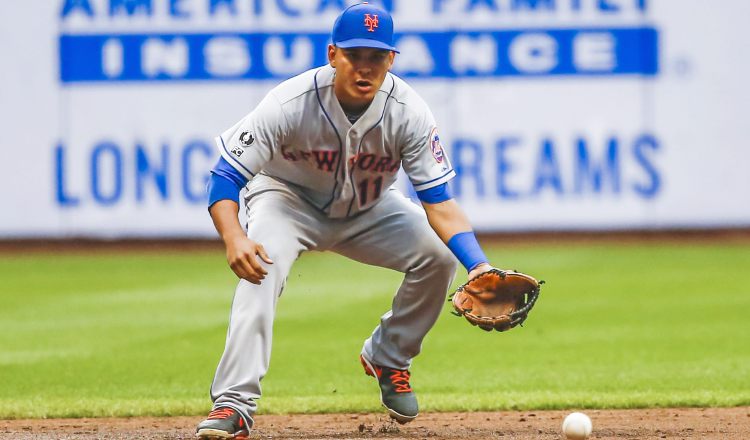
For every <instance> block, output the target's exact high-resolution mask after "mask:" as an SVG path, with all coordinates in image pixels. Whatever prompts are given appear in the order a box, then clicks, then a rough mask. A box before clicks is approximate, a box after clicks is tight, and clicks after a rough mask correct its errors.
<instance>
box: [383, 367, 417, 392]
mask: <svg viewBox="0 0 750 440" xmlns="http://www.w3.org/2000/svg"><path fill="white" fill-rule="evenodd" d="M389 377H390V379H391V383H392V384H393V385H394V386H395V390H394V391H396V392H397V393H411V391H412V390H411V386H410V385H409V377H411V375H410V374H409V370H394V369H391V375H390V376H389Z"/></svg>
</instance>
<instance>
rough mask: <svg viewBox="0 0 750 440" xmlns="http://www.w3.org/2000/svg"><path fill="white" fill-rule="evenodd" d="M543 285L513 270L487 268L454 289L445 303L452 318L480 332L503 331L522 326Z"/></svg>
mask: <svg viewBox="0 0 750 440" xmlns="http://www.w3.org/2000/svg"><path fill="white" fill-rule="evenodd" d="M543 283H544V281H541V282H540V281H537V280H536V279H534V278H533V277H531V276H529V275H526V274H522V273H519V272H516V271H512V270H509V271H505V270H499V269H490V270H488V271H487V272H483V273H481V274H479V275H477V276H475V277H474V278H472V279H471V280H469V281H468V282H467V283H466V284H464V285H463V286H461V287H459V288H458V289H456V291H455V292H454V293H453V294H451V296H450V297H449V298H448V300H449V301H452V302H453V308H454V309H455V310H456V311H455V312H453V314H454V315H456V316H463V317H465V318H466V320H467V321H469V322H470V323H471V324H472V325H476V326H478V327H479V328H481V329H483V330H487V331H492V330H493V329H494V330H497V331H499V332H503V331H506V330H510V329H512V328H513V327H515V326H517V325H521V324H523V322H524V321H525V320H526V318H527V317H528V316H529V312H530V311H531V308H532V307H534V303H536V300H537V298H539V290H540V286H541V284H543Z"/></svg>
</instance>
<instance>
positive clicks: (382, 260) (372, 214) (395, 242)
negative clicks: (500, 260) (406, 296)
mask: <svg viewBox="0 0 750 440" xmlns="http://www.w3.org/2000/svg"><path fill="white" fill-rule="evenodd" d="M349 223H351V225H350V226H349V227H348V228H347V232H348V234H347V236H346V237H345V239H343V240H342V241H340V242H339V243H338V244H337V245H336V246H335V247H334V248H333V249H332V250H333V251H334V252H337V253H339V254H341V255H344V256H346V257H349V258H352V259H354V260H357V261H361V262H363V263H367V264H372V265H375V266H381V267H387V268H389V269H394V270H398V271H400V272H407V271H409V270H413V269H415V268H418V267H421V266H424V265H432V266H433V267H436V268H442V269H444V270H447V271H450V270H455V259H454V258H453V255H452V254H451V253H450V251H449V250H448V248H446V246H445V244H443V242H442V241H441V240H440V238H439V237H438V236H437V234H436V233H435V231H433V230H432V228H431V227H430V225H429V223H428V222H427V216H426V215H425V212H424V210H423V209H422V207H421V206H418V205H416V204H415V203H413V202H412V201H410V200H409V199H407V198H406V197H404V196H403V195H402V194H401V193H400V192H399V191H396V190H391V191H388V192H387V193H386V194H385V195H384V199H383V200H382V201H381V202H380V203H378V204H377V205H375V206H374V207H372V208H371V209H370V210H368V211H367V212H365V213H363V214H362V215H360V216H358V217H356V218H354V219H351V220H350V221H349Z"/></svg>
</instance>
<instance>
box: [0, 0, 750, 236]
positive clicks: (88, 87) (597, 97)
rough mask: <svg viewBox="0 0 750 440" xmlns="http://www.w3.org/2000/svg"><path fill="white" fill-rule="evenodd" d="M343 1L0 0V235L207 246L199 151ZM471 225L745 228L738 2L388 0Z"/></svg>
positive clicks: (743, 3)
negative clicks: (199, 241)
mask: <svg viewBox="0 0 750 440" xmlns="http://www.w3.org/2000/svg"><path fill="white" fill-rule="evenodd" d="M350 3H351V2H345V1H343V0H56V1H48V2H34V1H12V2H11V1H6V2H0V54H1V56H2V82H1V83H0V84H2V85H1V86H0V87H1V88H0V116H1V120H2V121H3V122H2V134H3V136H2V137H0V151H2V161H0V187H1V188H3V190H2V193H1V195H0V202H1V203H2V206H3V208H2V209H1V210H0V237H6V238H7V237H65V236H71V235H76V236H78V235H82V236H92V237H99V236H106V237H129V236H139V237H162V236H196V237H202V236H212V235H213V234H214V232H213V229H212V226H211V222H210V219H209V217H208V215H207V213H206V207H205V204H206V195H205V191H204V187H205V182H206V179H207V175H208V168H210V166H211V165H212V164H213V162H214V161H215V160H216V158H217V157H218V153H217V151H216V150H215V147H214V146H213V143H212V141H211V139H212V137H213V136H215V135H217V134H218V133H221V132H222V131H223V130H225V129H226V128H227V127H229V126H231V125H233V124H234V122H236V121H237V120H238V119H239V118H241V117H242V116H243V115H245V114H246V113H247V112H249V111H250V110H251V109H252V108H253V106H254V104H255V103H257V102H258V101H259V100H260V99H261V98H262V96H263V95H264V94H265V93H266V92H267V91H268V90H269V89H270V88H271V87H273V86H274V85H275V84H277V83H278V82H279V81H280V80H282V79H283V78H286V77H289V76H291V75H293V74H295V73H296V72H300V71H302V70H305V69H308V68H310V67H313V66H316V65H320V64H322V63H324V62H325V48H326V44H327V42H328V32H329V29H330V26H331V23H332V22H333V20H334V18H335V17H336V15H337V14H338V12H339V11H340V9H341V8H342V7H344V5H345V4H350ZM380 3H381V4H383V5H384V6H385V7H386V8H389V9H391V10H392V12H393V15H394V19H395V22H396V30H397V32H398V33H399V39H398V42H397V46H398V47H399V48H400V50H401V52H402V53H401V54H400V55H399V56H398V57H397V61H396V65H395V69H394V71H395V73H397V74H399V75H401V76H402V77H404V78H406V79H407V81H409V82H410V83H411V84H412V85H413V86H414V88H416V89H417V90H418V91H419V92H420V93H421V95H422V96H423V97H424V98H425V100H426V101H427V102H428V103H429V104H430V105H431V106H432V109H433V111H434V113H435V116H436V118H437V120H438V122H439V124H440V130H441V139H443V144H444V146H445V148H446V150H447V151H448V154H449V155H450V156H451V158H452V161H453V164H454V166H455V168H456V170H457V172H458V177H457V178H456V179H455V181H454V191H455V193H456V194H457V197H458V199H459V200H460V202H461V204H462V206H463V207H464V208H465V210H466V211H467V213H468V214H469V217H470V218H471V220H472V222H473V224H474V225H475V226H476V227H477V229H479V230H481V231H485V232H491V231H508V230H557V229H572V230H588V229H596V230H602V229H640V228H644V229H661V228H723V227H737V226H742V227H747V226H750V173H748V172H747V168H748V163H750V149H748V145H747V144H748V141H747V140H748V139H750V122H748V116H747V112H748V108H749V106H748V104H750V88H748V87H747V82H746V81H747V78H750V59H748V57H747V55H746V54H747V53H748V49H750V34H748V32H746V31H744V30H742V29H743V28H744V27H745V25H746V23H745V22H746V20H747V17H748V16H750V2H748V1H747V0H722V1H720V2H707V1H699V0H388V1H382V2H380Z"/></svg>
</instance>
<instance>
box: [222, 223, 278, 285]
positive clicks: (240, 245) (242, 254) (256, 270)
mask: <svg viewBox="0 0 750 440" xmlns="http://www.w3.org/2000/svg"><path fill="white" fill-rule="evenodd" d="M225 244H226V248H227V262H228V263H229V267H231V268H232V271H233V272H234V273H235V274H236V275H237V276H238V277H240V278H242V279H245V280H247V281H249V282H251V283H253V284H260V282H261V281H262V280H263V279H264V278H265V277H266V274H268V271H266V269H264V268H263V266H261V264H260V262H259V261H258V259H257V258H256V255H257V256H258V257H260V259H261V260H263V261H264V262H266V263H268V264H273V261H271V258H269V257H268V254H266V251H265V249H263V245H262V244H260V243H257V242H255V241H253V240H251V239H249V238H247V237H246V236H245V235H237V236H236V237H233V238H231V239H229V240H227V241H226V242H225Z"/></svg>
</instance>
